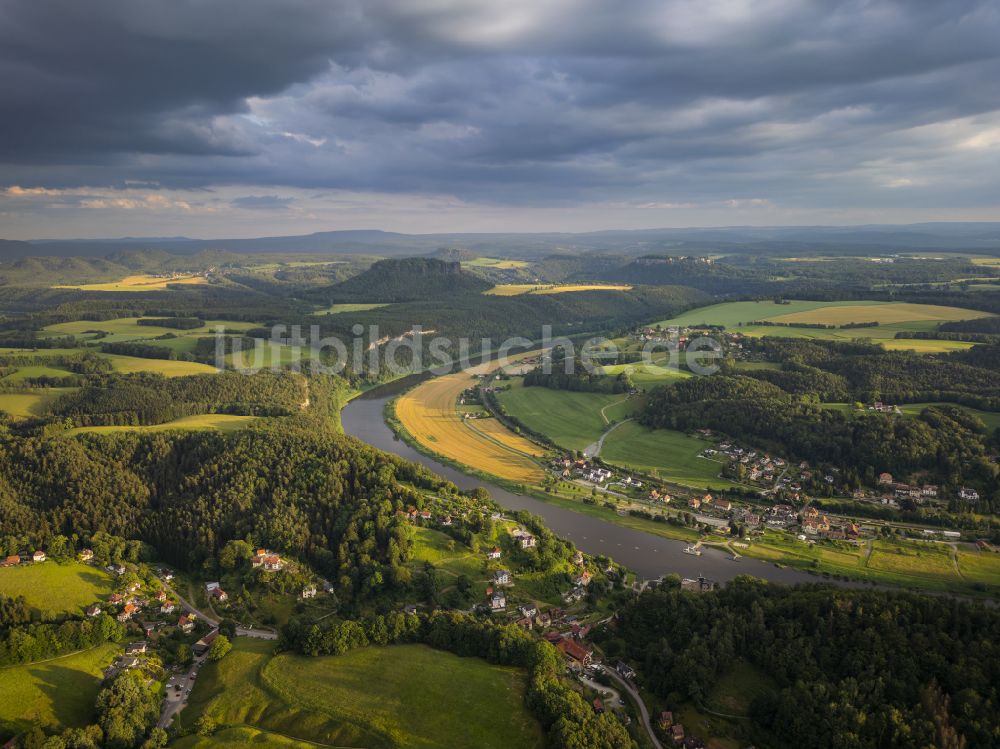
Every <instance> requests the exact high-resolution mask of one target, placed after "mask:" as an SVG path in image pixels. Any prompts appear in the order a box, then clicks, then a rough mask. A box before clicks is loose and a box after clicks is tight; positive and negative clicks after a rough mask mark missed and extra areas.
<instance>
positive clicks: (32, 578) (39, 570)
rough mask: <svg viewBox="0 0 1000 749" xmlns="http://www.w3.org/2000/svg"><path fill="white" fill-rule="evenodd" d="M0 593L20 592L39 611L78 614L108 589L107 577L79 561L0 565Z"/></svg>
mask: <svg viewBox="0 0 1000 749" xmlns="http://www.w3.org/2000/svg"><path fill="white" fill-rule="evenodd" d="M0 593H3V594H4V595H5V596H10V597H12V598H13V597H16V596H24V597H25V599H26V600H27V603H28V605H29V606H31V607H32V608H33V609H35V610H36V611H38V612H40V613H46V612H48V613H52V614H65V613H70V614H81V613H83V610H84V609H85V608H86V607H87V606H89V605H90V604H92V603H95V602H96V601H100V600H103V599H104V598H106V597H107V596H108V595H109V594H110V593H111V577H110V576H109V575H108V573H107V572H105V571H104V570H102V569H100V568H98V567H93V566H91V565H88V564H81V563H79V562H68V563H63V564H58V563H56V562H54V561H52V560H49V561H47V562H40V563H38V564H19V565H17V566H16V567H0Z"/></svg>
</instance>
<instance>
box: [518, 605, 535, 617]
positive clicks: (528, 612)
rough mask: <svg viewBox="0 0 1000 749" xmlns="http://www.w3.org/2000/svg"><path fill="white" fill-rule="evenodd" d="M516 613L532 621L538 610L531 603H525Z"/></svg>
mask: <svg viewBox="0 0 1000 749" xmlns="http://www.w3.org/2000/svg"><path fill="white" fill-rule="evenodd" d="M518 611H520V612H521V616H526V617H528V618H529V619H533V618H534V617H535V615H536V614H537V613H538V608H537V607H536V606H535V605H534V604H533V603H526V604H525V605H524V606H521V608H520V609H518Z"/></svg>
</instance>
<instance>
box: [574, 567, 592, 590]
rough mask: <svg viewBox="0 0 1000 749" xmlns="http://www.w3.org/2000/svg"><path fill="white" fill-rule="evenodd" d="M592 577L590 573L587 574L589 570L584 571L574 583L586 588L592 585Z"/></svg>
mask: <svg viewBox="0 0 1000 749" xmlns="http://www.w3.org/2000/svg"><path fill="white" fill-rule="evenodd" d="M591 577H592V575H591V574H590V573H589V572H587V570H584V571H583V572H581V573H580V576H579V577H578V578H576V580H574V581H573V582H574V583H575V584H576V585H584V586H586V585H590V580H591Z"/></svg>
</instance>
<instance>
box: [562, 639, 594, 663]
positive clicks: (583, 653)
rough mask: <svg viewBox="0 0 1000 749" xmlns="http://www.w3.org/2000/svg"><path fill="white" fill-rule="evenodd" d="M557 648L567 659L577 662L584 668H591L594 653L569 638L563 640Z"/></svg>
mask: <svg viewBox="0 0 1000 749" xmlns="http://www.w3.org/2000/svg"><path fill="white" fill-rule="evenodd" d="M556 648H558V649H559V651H560V652H562V654H563V655H565V656H566V657H567V658H569V659H571V660H574V661H576V662H577V663H579V664H580V665H582V666H589V665H590V662H591V661H592V660H593V658H594V654H593V651H591V650H589V649H588V648H585V647H584V646H583V645H581V644H579V643H578V642H574V641H573V640H571V639H569V638H563V639H561V640H560V641H559V643H558V644H557V645H556Z"/></svg>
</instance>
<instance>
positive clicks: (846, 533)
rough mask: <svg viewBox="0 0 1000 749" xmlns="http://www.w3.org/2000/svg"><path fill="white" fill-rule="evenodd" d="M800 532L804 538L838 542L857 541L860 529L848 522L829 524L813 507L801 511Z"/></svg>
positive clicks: (841, 521)
mask: <svg viewBox="0 0 1000 749" xmlns="http://www.w3.org/2000/svg"><path fill="white" fill-rule="evenodd" d="M800 524H801V526H802V532H803V533H804V534H805V535H806V536H816V537H819V538H831V539H835V540H840V541H844V540H846V541H857V540H858V536H859V535H860V529H859V528H858V526H857V524H856V523H852V522H851V521H850V520H839V521H837V522H836V523H831V522H830V520H829V518H827V516H826V515H824V514H823V513H822V512H820V511H819V510H818V509H816V508H815V507H806V508H805V509H804V510H803V511H802V520H801V522H800Z"/></svg>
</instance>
